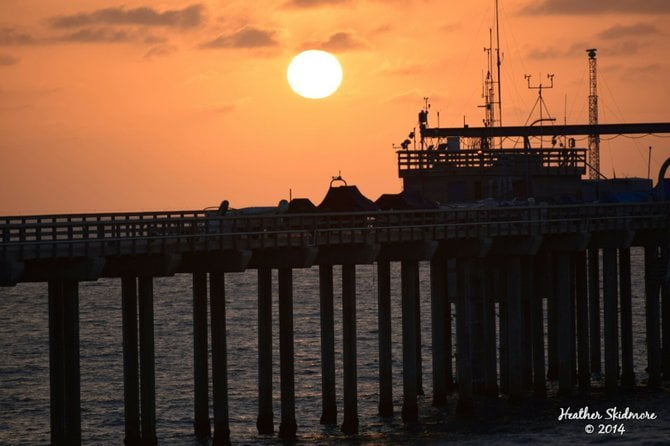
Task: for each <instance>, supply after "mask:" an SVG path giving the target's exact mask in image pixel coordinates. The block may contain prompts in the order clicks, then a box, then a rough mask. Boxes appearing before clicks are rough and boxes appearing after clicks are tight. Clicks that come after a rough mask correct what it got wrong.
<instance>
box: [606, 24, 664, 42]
mask: <svg viewBox="0 0 670 446" xmlns="http://www.w3.org/2000/svg"><path fill="white" fill-rule="evenodd" d="M658 32H659V31H658V29H657V28H656V27H655V26H654V25H652V24H651V23H637V24H635V25H619V24H617V25H614V26H612V27H610V28H607V29H605V30H603V31H601V32H599V33H598V37H600V38H602V39H618V38H620V37H630V36H647V35H652V34H658Z"/></svg>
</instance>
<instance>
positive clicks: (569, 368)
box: [554, 251, 575, 395]
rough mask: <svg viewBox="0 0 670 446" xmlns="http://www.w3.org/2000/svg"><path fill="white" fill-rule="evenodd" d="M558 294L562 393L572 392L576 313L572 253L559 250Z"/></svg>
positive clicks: (557, 330)
mask: <svg viewBox="0 0 670 446" xmlns="http://www.w3.org/2000/svg"><path fill="white" fill-rule="evenodd" d="M554 260H555V262H554V263H555V268H556V270H555V278H556V281H555V283H556V295H555V296H554V301H555V309H556V316H555V317H556V319H555V321H556V329H555V330H556V350H557V353H558V363H557V365H558V392H559V394H561V395H569V394H570V393H572V375H573V370H574V366H573V362H572V348H573V345H574V344H573V342H572V341H573V334H572V323H573V322H574V319H575V318H574V313H573V312H572V305H571V299H572V292H571V289H570V285H571V284H572V278H571V277H572V274H571V268H570V254H569V253H567V252H562V251H559V252H557V253H556V254H555V256H554Z"/></svg>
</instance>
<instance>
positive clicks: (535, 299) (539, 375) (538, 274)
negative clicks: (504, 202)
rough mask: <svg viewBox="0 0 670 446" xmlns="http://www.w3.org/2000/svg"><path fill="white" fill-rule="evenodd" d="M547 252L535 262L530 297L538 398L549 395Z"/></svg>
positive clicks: (548, 277)
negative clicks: (545, 323)
mask: <svg viewBox="0 0 670 446" xmlns="http://www.w3.org/2000/svg"><path fill="white" fill-rule="evenodd" d="M549 263H550V262H549V256H548V255H547V254H539V255H538V257H537V259H536V262H535V264H534V267H533V269H534V277H535V280H534V281H533V293H532V294H531V299H530V316H531V317H530V323H531V337H532V344H533V394H534V395H535V397H537V398H544V397H546V396H547V380H546V367H545V364H546V363H545V359H544V357H545V352H544V338H545V336H544V333H545V331H544V308H543V302H544V300H545V296H546V297H547V298H548V296H549V295H550V293H551V288H550V287H551V279H550V277H551V276H550V274H549V272H550V265H549Z"/></svg>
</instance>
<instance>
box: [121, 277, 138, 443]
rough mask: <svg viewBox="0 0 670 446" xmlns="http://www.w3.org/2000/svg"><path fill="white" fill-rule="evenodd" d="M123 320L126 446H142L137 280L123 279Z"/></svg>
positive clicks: (134, 278)
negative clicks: (140, 445)
mask: <svg viewBox="0 0 670 446" xmlns="http://www.w3.org/2000/svg"><path fill="white" fill-rule="evenodd" d="M121 312H122V319H123V400H124V411H125V438H124V440H123V441H124V444H126V445H127V446H136V445H139V444H140V440H141V433H140V385H139V369H140V367H139V362H138V338H137V330H138V326H137V278H136V277H135V276H123V277H122V278H121Z"/></svg>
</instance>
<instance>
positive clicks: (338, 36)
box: [305, 31, 367, 51]
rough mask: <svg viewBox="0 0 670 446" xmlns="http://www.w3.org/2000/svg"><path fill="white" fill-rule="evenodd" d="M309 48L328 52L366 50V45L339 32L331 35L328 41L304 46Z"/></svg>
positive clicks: (352, 36)
mask: <svg viewBox="0 0 670 446" xmlns="http://www.w3.org/2000/svg"><path fill="white" fill-rule="evenodd" d="M305 46H306V47H309V48H318V49H323V50H328V51H347V50H357V49H362V48H367V45H366V44H365V43H364V42H363V41H362V40H361V39H359V38H357V37H355V36H354V35H353V34H351V33H348V32H344V31H340V32H337V33H335V34H332V35H331V36H330V37H329V38H328V40H324V41H322V42H313V43H310V44H307V45H305Z"/></svg>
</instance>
